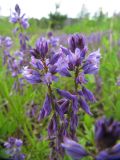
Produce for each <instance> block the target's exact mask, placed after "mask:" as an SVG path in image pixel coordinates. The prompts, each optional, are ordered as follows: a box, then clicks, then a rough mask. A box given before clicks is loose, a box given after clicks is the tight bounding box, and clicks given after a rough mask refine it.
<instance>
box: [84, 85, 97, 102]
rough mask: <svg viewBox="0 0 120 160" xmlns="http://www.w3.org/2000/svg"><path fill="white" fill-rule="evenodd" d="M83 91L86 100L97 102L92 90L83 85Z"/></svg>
mask: <svg viewBox="0 0 120 160" xmlns="http://www.w3.org/2000/svg"><path fill="white" fill-rule="evenodd" d="M82 92H83V95H84V97H85V99H86V100H88V101H90V102H95V101H96V100H95V97H94V95H93V93H92V92H91V91H90V90H88V89H87V88H85V87H82Z"/></svg>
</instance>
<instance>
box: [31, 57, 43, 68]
mask: <svg viewBox="0 0 120 160" xmlns="http://www.w3.org/2000/svg"><path fill="white" fill-rule="evenodd" d="M30 64H31V65H32V66H33V67H35V68H37V69H39V70H43V68H44V66H43V63H42V61H41V60H40V59H36V58H35V57H34V56H32V57H31V62H30Z"/></svg>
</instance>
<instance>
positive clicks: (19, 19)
mask: <svg viewBox="0 0 120 160" xmlns="http://www.w3.org/2000/svg"><path fill="white" fill-rule="evenodd" d="M20 14H21V11H20V7H19V5H18V4H16V6H15V12H14V13H13V14H12V16H11V17H10V22H11V23H19V24H20V25H21V26H22V27H23V28H24V29H27V28H28V27H29V23H28V19H27V18H25V17H24V16H25V14H23V15H22V16H20Z"/></svg>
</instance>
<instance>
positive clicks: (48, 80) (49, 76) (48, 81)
mask: <svg viewBox="0 0 120 160" xmlns="http://www.w3.org/2000/svg"><path fill="white" fill-rule="evenodd" d="M57 80H58V77H56V76H54V75H52V74H51V73H49V72H48V73H46V74H45V75H44V76H43V79H42V81H43V83H44V84H51V83H52V81H57Z"/></svg>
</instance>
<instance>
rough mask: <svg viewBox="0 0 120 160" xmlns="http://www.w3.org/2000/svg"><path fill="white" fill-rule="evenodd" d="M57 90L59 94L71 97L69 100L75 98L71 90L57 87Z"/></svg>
mask: <svg viewBox="0 0 120 160" xmlns="http://www.w3.org/2000/svg"><path fill="white" fill-rule="evenodd" d="M57 92H58V94H59V95H61V96H63V97H65V98H67V99H69V100H73V99H74V97H75V96H74V95H72V94H71V93H70V92H68V91H65V90H60V89H57Z"/></svg>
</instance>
